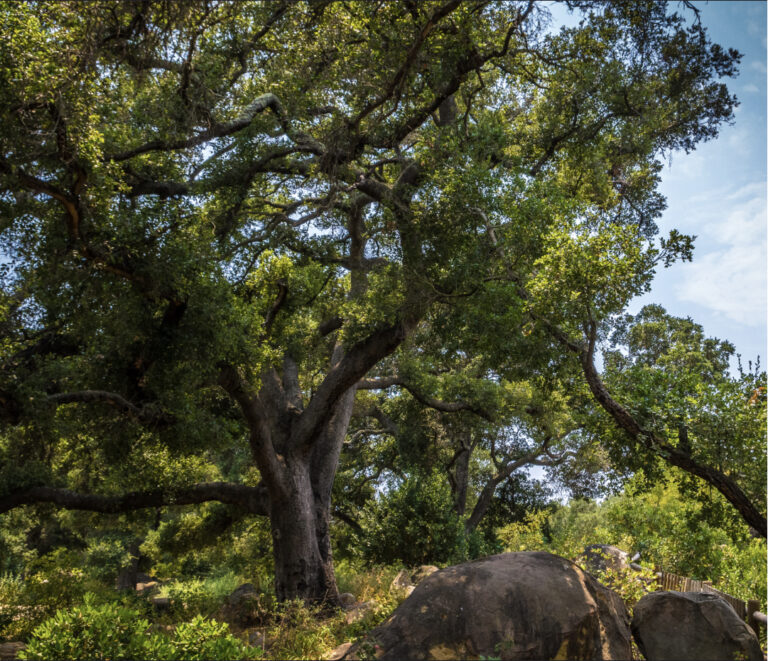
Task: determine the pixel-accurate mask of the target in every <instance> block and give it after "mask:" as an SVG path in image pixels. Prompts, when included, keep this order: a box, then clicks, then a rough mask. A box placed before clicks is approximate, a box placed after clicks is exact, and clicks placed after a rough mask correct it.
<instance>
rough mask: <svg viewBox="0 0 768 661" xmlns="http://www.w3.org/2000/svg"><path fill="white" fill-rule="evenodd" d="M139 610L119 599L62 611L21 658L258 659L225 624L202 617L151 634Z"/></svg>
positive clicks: (37, 633)
mask: <svg viewBox="0 0 768 661" xmlns="http://www.w3.org/2000/svg"><path fill="white" fill-rule="evenodd" d="M149 629H150V627H149V622H148V620H146V619H144V618H142V617H141V616H140V614H139V612H138V611H136V610H131V609H129V608H125V607H122V606H119V605H117V604H115V603H107V604H101V605H97V604H96V600H95V598H94V597H93V595H86V597H85V600H84V602H83V605H82V606H79V607H76V608H72V609H69V610H65V609H62V610H59V611H57V612H56V614H55V615H54V616H53V617H52V618H50V619H48V620H46V621H45V622H43V623H42V624H41V625H39V626H38V627H37V628H36V629H35V630H34V631H33V632H32V636H31V638H30V640H29V643H28V645H27V648H26V649H25V650H23V651H22V652H21V653H20V658H22V659H137V660H139V659H158V660H165V659H168V660H172V659H180V658H183V659H191V660H192V659H194V660H204V659H223V660H224V659H226V660H230V659H231V660H232V661H235V660H237V659H246V658H254V656H255V655H257V654H259V653H260V650H258V649H256V650H250V649H249V648H248V647H247V646H246V645H244V644H243V643H241V642H240V641H239V640H237V639H236V638H234V637H233V636H232V635H230V633H229V627H228V625H227V624H225V623H219V622H215V621H213V620H207V619H205V618H203V617H201V616H197V617H195V618H194V619H193V620H192V621H191V622H187V623H182V624H180V625H178V626H177V627H176V629H175V630H174V632H173V634H172V636H170V637H166V636H163V635H162V634H159V633H151V632H150V630H149Z"/></svg>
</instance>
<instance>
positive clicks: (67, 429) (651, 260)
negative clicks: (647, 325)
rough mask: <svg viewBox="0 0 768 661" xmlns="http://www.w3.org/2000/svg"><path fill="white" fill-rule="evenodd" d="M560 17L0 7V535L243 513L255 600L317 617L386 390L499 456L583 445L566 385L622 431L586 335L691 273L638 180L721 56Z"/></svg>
mask: <svg viewBox="0 0 768 661" xmlns="http://www.w3.org/2000/svg"><path fill="white" fill-rule="evenodd" d="M568 4H569V7H570V8H571V9H572V10H573V11H575V12H578V13H579V15H580V16H581V17H582V19H581V22H580V23H579V24H578V25H577V26H575V27H570V28H561V29H559V30H558V29H553V28H552V27H551V26H550V25H549V23H548V20H549V16H548V12H547V9H546V7H544V6H542V5H539V4H537V3H534V2H532V1H531V2H488V1H486V0H468V1H464V2H462V1H460V0H446V1H440V0H430V1H425V2H409V1H408V0H402V1H401V2H323V1H320V2H317V1H313V2H309V1H308V2H259V1H252V2H238V3H229V2H213V1H211V0H198V1H195V2H185V3H174V2H138V3H136V2H127V1H118V0H115V1H113V2H98V3H90V4H88V5H87V6H86V5H84V4H83V3H80V2H61V3H24V4H17V3H6V4H3V5H2V7H1V8H0V12H1V13H0V25H2V30H3V32H4V34H6V35H7V38H6V40H5V42H4V45H3V47H2V49H1V50H0V145H2V156H1V157H0V223H1V224H0V232H1V233H2V237H3V239H2V240H3V244H2V249H3V254H4V256H5V257H4V259H5V261H4V265H3V271H2V289H1V290H0V297H1V298H0V325H1V326H2V329H3V333H2V344H0V351H1V352H2V353H1V355H0V420H2V424H3V427H2V445H1V446H0V452H1V453H2V458H3V461H2V467H1V468H0V473H1V474H2V481H0V484H2V486H0V511H6V510H8V509H12V508H15V507H18V506H21V505H28V504H34V503H54V504H55V505H57V506H59V507H64V508H72V509H83V510H92V511H97V512H104V513H120V512H127V511H132V510H134V509H141V508H157V507H163V506H170V505H179V504H191V503H201V502H206V501H211V500H216V501H220V502H222V503H225V504H228V505H231V506H233V507H237V508H240V510H242V511H245V512H247V513H249V514H252V515H266V516H268V517H269V520H270V524H271V531H272V545H273V552H274V558H275V573H276V584H277V595H278V597H279V598H280V599H283V598H289V597H295V596H299V597H303V598H306V599H310V600H323V599H327V600H331V601H333V600H335V599H336V598H337V591H336V585H335V580H334V576H333V564H332V552H331V545H330V537H329V526H330V522H331V517H332V511H333V510H332V503H331V496H332V488H333V482H334V477H335V475H336V471H337V466H338V462H339V456H340V453H341V452H342V449H343V446H344V440H345V438H346V437H347V435H348V432H350V433H353V432H355V431H356V429H355V428H351V427H350V425H351V424H352V423H354V426H355V427H357V430H360V429H362V428H364V427H368V426H371V425H375V426H376V427H375V428H376V430H377V432H387V431H388V430H387V429H386V428H385V425H386V420H387V418H388V416H387V415H386V413H387V411H386V409H387V407H390V408H392V407H395V408H396V407H397V402H396V401H395V399H396V395H399V397H400V398H401V399H402V398H405V403H406V404H408V405H413V402H417V403H418V404H420V405H421V406H424V407H427V408H430V409H433V410H437V411H442V412H444V413H446V414H456V415H458V416H461V417H460V418H457V419H456V420H457V421H458V422H456V423H455V424H456V425H459V426H460V425H464V427H465V428H469V427H471V426H472V425H473V424H478V422H477V421H478V419H479V420H484V421H486V422H487V423H488V424H489V425H491V427H490V431H489V432H487V433H486V435H485V438H487V439H491V438H493V437H494V434H498V433H499V430H502V429H513V428H518V429H520V430H522V431H523V432H524V437H525V442H524V443H521V444H519V445H518V446H514V445H510V446H509V447H508V450H509V452H510V453H511V454H510V455H509V456H508V457H507V458H506V460H505V461H507V462H512V463H514V462H516V461H520V460H522V458H523V455H527V454H530V452H532V449H531V448H532V445H531V443H532V442H533V441H537V439H538V441H537V442H538V443H539V445H538V446H537V447H538V451H539V454H536V455H531V457H530V458H531V460H536V458H537V457H540V454H541V453H542V452H544V453H546V452H549V451H550V450H551V451H552V452H553V453H554V454H550V455H549V458H550V459H551V460H555V459H556V458H557V457H558V456H560V453H562V452H565V451H566V450H568V448H569V447H570V446H569V443H570V442H571V441H573V442H574V443H575V442H576V441H578V440H580V439H581V440H583V438H582V437H578V435H576V436H574V435H573V434H572V432H573V431H575V430H577V429H578V428H581V427H582V426H583V424H582V422H581V421H580V420H579V419H578V415H576V413H574V411H575V409H576V404H577V403H578V402H583V400H584V396H585V395H586V394H587V391H586V390H585V389H584V387H583V385H582V386H581V387H580V388H576V389H572V390H568V389H567V387H566V385H564V384H572V383H575V382H576V380H577V377H578V378H581V377H579V376H578V372H577V371H576V370H577V369H580V368H583V370H584V373H585V375H586V377H587V381H588V383H589V385H590V388H591V392H592V393H593V395H594V396H595V397H596V398H597V400H598V401H599V402H600V404H602V405H604V406H607V408H608V410H609V413H611V415H613V416H614V418H615V417H616V416H618V417H619V418H621V416H622V415H623V414H622V413H621V411H620V410H619V409H617V408H616V407H613V408H611V404H610V402H614V403H616V402H615V400H613V399H610V400H609V399H606V396H605V394H604V392H607V391H606V390H605V386H604V384H602V382H601V381H599V378H598V377H597V374H596V371H595V369H594V355H595V350H596V345H597V343H599V341H600V340H601V339H603V338H604V337H606V335H607V333H608V331H609V329H610V327H611V325H612V324H613V323H614V321H615V316H616V315H617V314H620V313H621V312H622V310H623V308H624V307H625V306H626V304H627V303H628V301H629V300H630V299H631V298H632V297H633V296H635V295H636V294H638V293H641V292H644V291H647V289H648V287H649V283H650V281H651V278H652V276H653V272H654V268H655V267H657V266H658V265H660V264H664V265H668V264H670V263H671V262H672V261H674V260H675V259H680V258H682V259H689V258H690V256H691V250H692V238H691V237H687V236H684V235H681V234H679V233H677V232H673V233H672V234H670V236H669V237H665V238H662V239H660V240H657V237H656V235H657V232H658V229H657V226H656V223H655V219H656V218H658V216H659V214H660V213H661V211H662V210H663V208H664V200H663V198H662V197H661V195H660V194H659V193H658V191H657V185H658V182H659V172H660V169H661V160H660V159H661V158H662V157H663V156H664V155H665V154H668V153H671V152H672V151H675V150H685V151H690V150H692V149H693V148H694V147H695V145H696V144H697V143H698V142H700V141H702V140H707V139H711V138H713V137H715V136H716V135H717V130H718V127H719V126H720V125H721V124H722V123H723V122H726V121H730V120H731V119H732V117H733V107H734V105H735V103H736V101H735V98H734V97H733V96H732V95H731V94H730V93H729V92H728V90H727V88H726V86H725V84H724V83H723V82H722V81H721V79H722V78H724V77H728V76H732V75H734V74H735V72H736V65H737V63H738V60H739V54H738V53H736V52H735V51H732V50H728V51H726V50H724V49H723V48H721V47H720V46H718V45H716V44H713V43H711V42H710V41H709V39H708V37H707V35H706V32H705V30H704V28H703V27H702V26H701V25H700V23H699V22H698V21H697V20H696V14H695V12H693V11H692V10H690V9H688V8H687V7H686V6H685V5H683V6H682V7H681V11H682V14H678V13H672V12H671V11H670V10H671V8H670V7H668V6H667V5H666V4H664V3H658V2H655V1H650V0H649V1H647V2H636V3H622V2H617V3H604V2H590V1H578V2H576V1H574V2H570V3H568ZM86 7H87V9H86ZM675 341H676V340H675V339H674V338H673V342H675ZM712 350H714V351H715V353H716V352H717V351H718V350H719V351H722V348H721V349H717V347H714V348H713V349H712ZM633 351H636V352H637V353H636V355H637V359H636V360H635V361H634V362H632V361H631V360H630V362H632V366H631V367H627V369H626V370H624V369H623V367H622V366H621V365H620V361H619V358H618V357H615V359H614V361H613V363H611V368H612V369H613V370H614V372H615V373H616V376H617V379H618V380H617V381H616V384H617V387H618V388H619V390H618V392H619V393H622V392H624V391H622V390H621V387H620V385H619V384H620V383H621V381H620V377H621V374H622V373H627V374H629V373H630V372H631V373H632V374H633V375H634V374H635V372H636V371H638V370H640V371H642V370H643V369H644V362H643V361H644V360H646V358H645V357H644V355H643V351H642V350H641V348H640V345H637V346H636V348H635V346H634V345H633ZM658 351H660V352H662V353H663V350H662V349H661V348H659V349H658ZM696 351H700V352H704V353H706V351H708V349H707V348H706V347H705V348H704V349H701V350H700V349H698V348H697V349H696ZM573 355H577V356H578V357H579V361H573ZM634 355H635V354H633V356H634ZM665 360H666V359H665ZM667 362H668V363H669V364H670V365H674V361H673V360H672V361H671V362H669V361H667ZM665 364H666V363H665ZM683 367H685V369H688V367H689V366H683ZM681 369H682V367H681ZM713 369H714V370H715V371H718V370H719V371H718V374H722V371H723V370H722V365H721V364H720V363H718V364H717V365H714V366H713ZM628 370H629V371H628ZM633 370H634V371H633ZM676 374H677V372H675V371H674V370H673V371H672V372H671V373H670V376H669V378H675V375H676ZM700 377H701V375H700ZM686 378H687V377H686ZM701 378H703V377H701ZM651 381H652V379H651ZM721 382H722V379H721ZM633 385H634V384H633ZM654 387H657V386H654ZM658 387H660V386H658ZM601 388H602V390H601ZM369 390H370V391H377V390H378V391H379V392H382V391H383V392H387V393H389V394H388V395H387V396H385V397H383V398H380V399H378V400H375V398H376V396H375V395H373V394H372V393H371V392H368V391H369ZM680 392H681V394H680V396H681V397H685V396H686V395H685V394H684V392H683V391H680ZM701 396H704V395H703V394H702V395H701ZM724 396H725V395H724ZM633 397H634V395H633ZM639 397H640V400H642V393H640V395H639ZM409 398H410V399H409ZM374 400H375V401H374ZM411 400H413V401H411ZM640 400H638V401H640ZM686 401H687V400H686ZM409 403H410V404H409ZM668 406H669V407H670V408H674V407H675V406H676V404H675V403H674V402H672V401H670V402H668ZM621 410H622V411H623V410H625V409H621ZM632 413H633V414H634V415H637V416H640V417H639V418H638V419H639V420H640V421H641V422H636V421H635V427H632V425H631V424H630V423H626V424H625V425H624V427H625V430H626V429H629V428H630V427H631V429H630V435H631V436H632V438H634V439H635V441H638V440H640V441H642V442H645V447H646V448H650V449H651V450H653V449H654V447H655V448H656V449H657V450H658V449H659V448H661V450H662V451H663V452H666V453H667V455H669V454H670V451H671V450H670V449H669V448H672V450H675V451H676V452H678V453H680V452H682V451H681V450H679V449H677V448H679V446H676V447H673V446H671V445H670V443H669V442H667V443H666V445H664V443H661V444H660V443H656V441H653V439H655V438H656V436H653V437H652V436H649V433H648V430H650V429H653V430H654V431H653V434H657V433H658V434H661V431H658V432H657V431H656V427H654V426H652V425H651V424H650V422H647V421H646V418H645V417H644V416H645V412H644V410H643V411H640V410H639V409H638V411H637V412H635V411H632ZM690 415H692V414H687V417H686V416H685V415H682V414H681V413H680V412H679V411H677V410H676V411H675V412H674V413H671V414H670V417H669V422H668V423H667V424H668V425H673V424H676V423H673V420H674V421H677V422H679V424H682V425H685V426H686V428H687V429H690V433H689V438H693V437H694V436H695V439H696V442H698V439H699V438H702V439H703V438H705V437H706V438H713V437H712V436H711V434H710V435H709V436H707V433H708V432H707V433H705V432H703V431H702V432H701V435H700V434H699V431H698V427H696V425H694V424H693V423H690V422H689V421H688V417H690ZM681 416H682V417H681ZM633 420H634V419H633ZM619 422H620V424H621V420H620V421H619ZM624 422H626V420H624ZM400 424H402V421H400ZM697 424H698V423H697ZM701 424H702V425H704V426H706V422H704V421H701ZM358 425H359V426H358ZM627 425H629V427H627ZM643 425H646V426H643ZM494 426H495V427H494ZM694 428H695V429H696V431H695V432H694ZM702 429H703V427H702ZM665 430H666V427H665ZM486 431H487V430H486ZM391 432H392V428H390V429H389V433H391ZM411 438H413V435H412V434H411V435H407V436H406V437H405V439H401V440H403V441H404V442H405V443H406V444H407V443H408V442H409V439H411ZM648 439H651V440H650V441H649V440H648ZM646 441H647V442H646ZM702 442H703V441H702ZM550 443H553V444H554V445H553V446H552V447H550V446H549V445H546V444H550ZM707 443H709V441H707ZM542 444H545V445H543V446H542ZM576 445H578V443H577V444H576ZM555 446H556V447H555ZM662 446H663V447H662ZM708 447H709V446H708ZM701 452H702V461H703V460H704V459H706V461H713V458H712V456H711V454H710V450H709V449H708V450H706V451H705V450H703V449H702V451H701ZM672 456H673V458H674V457H677V456H678V455H676V454H675V453H674V452H672ZM494 461H496V458H494ZM686 461H688V464H686V466H688V469H691V470H692V473H693V474H695V475H697V476H699V477H704V478H705V479H707V478H708V477H711V478H712V479H714V480H715V482H717V485H719V486H717V488H719V489H721V490H722V489H725V490H726V491H728V492H729V493H730V494H731V495H732V496H733V499H735V500H736V501H738V502H739V503H741V505H740V506H741V510H740V511H742V510H743V513H746V514H745V515H746V516H748V517H750V516H751V517H752V518H751V520H750V522H751V524H752V525H755V526H756V527H759V521H758V520H757V518H756V517H759V516H761V514H760V512H758V511H757V508H756V506H754V504H752V503H751V502H749V497H747V496H746V495H744V493H743V491H741V490H740V487H739V486H738V484H737V479H736V478H737V477H739V476H731V475H729V474H727V471H728V470H730V468H729V466H730V464H727V465H726V464H722V463H721V464H718V466H719V468H712V470H714V471H715V472H714V473H713V472H712V471H711V470H709V468H710V467H709V464H707V466H706V468H707V470H704V469H701V470H699V469H697V466H700V465H702V464H701V462H700V461H699V463H696V461H693V460H692V459H691V458H690V456H688V459H685V457H683V458H682V459H680V460H679V461H678V463H677V464H676V465H678V466H681V467H684V468H685V466H683V464H685V462H686ZM697 461H698V459H697ZM723 461H725V458H723ZM691 462H693V463H691ZM697 470H698V472H697ZM708 471H709V472H708ZM501 473H503V470H502V471H501ZM501 473H499V475H501ZM510 474H511V472H510ZM493 479H495V478H493ZM748 479H749V480H751V479H752V478H751V477H749V478H748ZM501 481H502V479H501V478H500V479H499V480H498V481H497V483H496V484H494V485H493V488H492V489H491V490H490V494H491V495H493V493H494V490H495V487H496V486H497V485H498V483H499V482H501ZM750 484H751V482H750ZM750 495H751V492H750ZM742 496H743V498H742ZM726 497H728V496H727V495H726ZM742 500H745V501H747V502H746V504H745V503H744V502H742ZM749 506H751V507H752V510H754V511H752V510H749ZM748 510H749V511H748ZM764 521H765V520H764V517H763V526H762V529H763V532H764V527H765V524H764Z"/></svg>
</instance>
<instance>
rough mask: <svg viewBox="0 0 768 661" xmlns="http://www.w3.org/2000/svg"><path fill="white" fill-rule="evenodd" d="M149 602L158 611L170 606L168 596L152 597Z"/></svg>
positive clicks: (167, 608)
mask: <svg viewBox="0 0 768 661" xmlns="http://www.w3.org/2000/svg"><path fill="white" fill-rule="evenodd" d="M150 602H151V604H152V605H153V606H154V607H155V608H156V609H157V610H159V611H164V610H169V609H170V607H171V600H170V598H169V597H152V599H150Z"/></svg>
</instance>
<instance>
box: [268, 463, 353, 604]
mask: <svg viewBox="0 0 768 661" xmlns="http://www.w3.org/2000/svg"><path fill="white" fill-rule="evenodd" d="M286 463H287V465H286V469H287V470H286V472H287V473H288V474H289V479H288V485H287V486H288V488H287V489H286V493H285V494H284V495H283V496H282V497H281V498H272V499H271V506H270V521H271V524H272V545H273V555H274V560H275V593H276V595H277V599H278V600H279V601H285V600H288V599H297V598H298V599H303V600H304V601H306V602H326V603H330V604H336V603H338V600H339V595H338V589H337V587H336V579H335V577H334V573H333V556H332V554H331V545H330V535H329V531H328V523H329V521H330V504H329V502H321V500H320V499H318V498H316V496H315V494H314V493H313V490H312V484H311V480H310V475H309V466H308V465H307V462H306V461H302V458H294V459H293V460H289V461H287V462H286Z"/></svg>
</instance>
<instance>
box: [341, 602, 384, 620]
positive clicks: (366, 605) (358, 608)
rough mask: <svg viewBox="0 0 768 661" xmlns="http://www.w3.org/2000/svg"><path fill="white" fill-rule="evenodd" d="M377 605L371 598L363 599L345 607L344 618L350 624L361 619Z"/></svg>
mask: <svg viewBox="0 0 768 661" xmlns="http://www.w3.org/2000/svg"><path fill="white" fill-rule="evenodd" d="M377 605H378V604H377V603H376V602H375V601H373V600H371V601H363V602H361V603H359V604H353V605H352V606H350V607H349V608H348V609H347V612H346V613H345V614H344V619H345V620H346V622H347V624H352V623H353V622H357V621H358V620H362V619H363V618H364V617H365V616H366V615H367V614H368V613H370V612H371V611H372V610H374V609H375V608H376V606H377Z"/></svg>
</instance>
